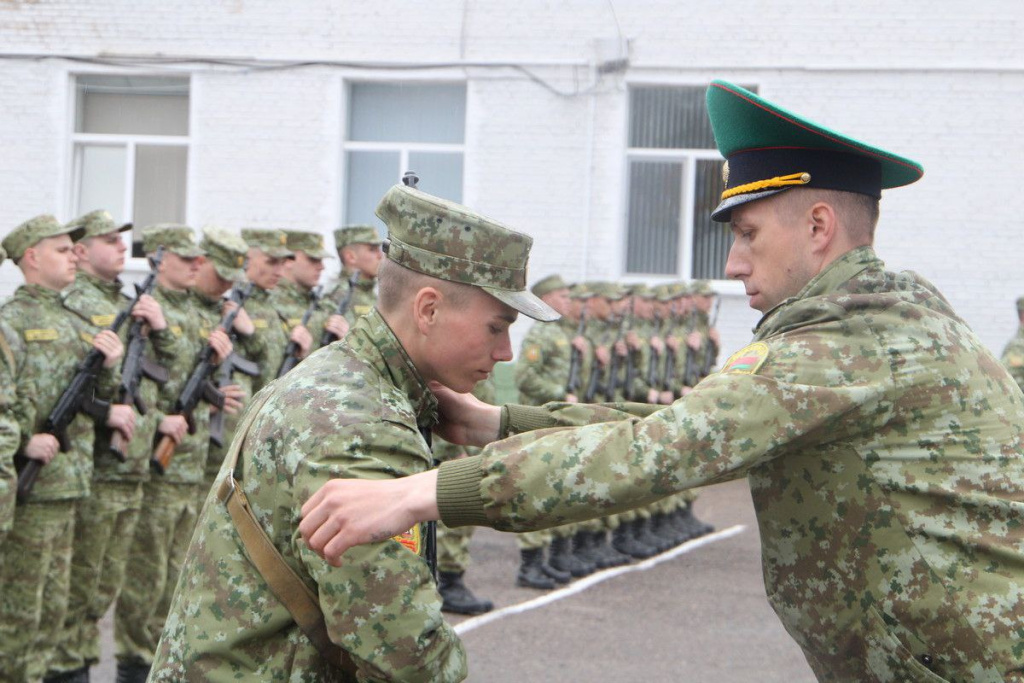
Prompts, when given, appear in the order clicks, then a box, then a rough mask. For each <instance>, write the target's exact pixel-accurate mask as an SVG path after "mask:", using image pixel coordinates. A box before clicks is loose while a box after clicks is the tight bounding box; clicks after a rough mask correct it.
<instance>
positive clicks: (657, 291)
mask: <svg viewBox="0 0 1024 683" xmlns="http://www.w3.org/2000/svg"><path fill="white" fill-rule="evenodd" d="M651 291H652V292H654V298H655V300H656V301H661V302H662V303H664V302H666V301H672V298H673V297H672V284H671V283H668V282H665V283H662V284H660V285H657V286H655V287H653V288H652V289H651Z"/></svg>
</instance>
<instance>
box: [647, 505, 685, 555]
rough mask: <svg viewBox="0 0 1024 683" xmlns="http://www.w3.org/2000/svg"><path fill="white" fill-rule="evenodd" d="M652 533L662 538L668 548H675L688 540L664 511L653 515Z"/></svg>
mask: <svg viewBox="0 0 1024 683" xmlns="http://www.w3.org/2000/svg"><path fill="white" fill-rule="evenodd" d="M651 533H652V534H654V536H655V538H658V539H661V541H662V542H663V543H664V545H665V546H666V547H667V548H674V547H676V546H677V545H680V544H681V543H682V542H683V541H685V540H686V538H684V536H683V534H680V533H679V530H678V529H676V527H675V526H673V525H672V524H671V522H670V521H669V517H668V515H667V514H665V513H664V512H655V513H654V514H652V515H651Z"/></svg>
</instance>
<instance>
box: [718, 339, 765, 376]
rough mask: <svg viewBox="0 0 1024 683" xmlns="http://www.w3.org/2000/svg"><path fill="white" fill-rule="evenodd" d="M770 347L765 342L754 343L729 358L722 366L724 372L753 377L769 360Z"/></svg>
mask: <svg viewBox="0 0 1024 683" xmlns="http://www.w3.org/2000/svg"><path fill="white" fill-rule="evenodd" d="M768 350H769V347H768V345H767V344H765V343H764V342H754V343H753V344H750V345H749V346H745V347H743V348H742V349H740V350H739V351H737V352H736V353H734V354H732V355H731V356H729V360H727V361H725V365H723V366H722V372H737V373H741V374H744V375H753V374H754V373H755V372H757V371H758V369H759V368H760V367H761V365H763V364H764V362H765V361H766V360H767V359H768Z"/></svg>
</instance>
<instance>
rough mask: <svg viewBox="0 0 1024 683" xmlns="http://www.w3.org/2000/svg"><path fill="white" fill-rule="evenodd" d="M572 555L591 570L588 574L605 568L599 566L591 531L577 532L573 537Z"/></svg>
mask: <svg viewBox="0 0 1024 683" xmlns="http://www.w3.org/2000/svg"><path fill="white" fill-rule="evenodd" d="M572 555H573V557H575V558H576V559H578V560H579V561H580V562H581V563H583V565H584V566H585V567H587V568H588V569H589V571H588V572H587V574H593V573H594V572H596V571H597V570H598V569H602V568H603V567H602V566H601V565H600V564H598V561H597V557H596V556H595V555H594V548H593V546H592V545H591V543H590V532H589V531H577V532H576V534H575V535H574V536H573V537H572Z"/></svg>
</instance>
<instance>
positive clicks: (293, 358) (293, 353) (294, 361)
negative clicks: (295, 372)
mask: <svg viewBox="0 0 1024 683" xmlns="http://www.w3.org/2000/svg"><path fill="white" fill-rule="evenodd" d="M319 305H320V288H319V287H314V288H313V290H312V291H310V293H309V307H308V308H307V309H306V312H305V313H303V314H302V322H301V323H299V324H300V325H302V326H305V325H306V324H307V323H308V322H309V319H310V318H311V317H312V316H313V313H315V312H316V309H317V306H319ZM298 354H299V342H297V341H294V340H293V341H290V342H288V346H286V347H285V348H284V358H283V359H282V360H281V367H279V368H278V369H277V376H278V377H284V376H285V375H286V374H288V371H289V370H291V369H292V368H294V367H295V366H296V365H298V364H299V355H298Z"/></svg>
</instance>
